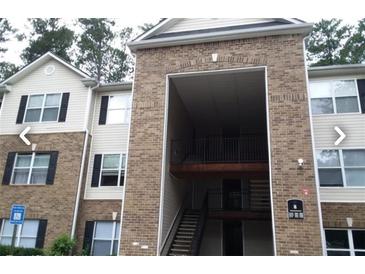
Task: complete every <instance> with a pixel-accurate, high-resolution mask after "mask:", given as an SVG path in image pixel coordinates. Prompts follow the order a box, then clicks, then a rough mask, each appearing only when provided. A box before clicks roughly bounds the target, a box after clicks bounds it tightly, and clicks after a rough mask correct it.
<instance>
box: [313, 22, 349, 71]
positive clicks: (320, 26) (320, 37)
mask: <svg viewBox="0 0 365 274" xmlns="http://www.w3.org/2000/svg"><path fill="white" fill-rule="evenodd" d="M351 29H352V27H351V26H349V25H343V24H342V20H340V19H330V20H324V19H322V20H321V21H320V22H318V23H316V24H315V25H314V27H313V30H312V33H311V34H310V38H309V39H308V41H307V59H308V61H309V62H310V63H311V65H312V66H325V65H335V64H346V63H347V62H348V58H347V56H346V52H345V51H343V46H344V44H346V41H347V39H348V38H349V37H350V35H351Z"/></svg>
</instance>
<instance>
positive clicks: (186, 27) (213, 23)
mask: <svg viewBox="0 0 365 274" xmlns="http://www.w3.org/2000/svg"><path fill="white" fill-rule="evenodd" d="M270 21H272V20H270V19H263V18H183V19H181V20H180V21H178V22H177V23H176V24H174V25H173V26H171V27H170V28H168V29H167V30H165V31H164V32H163V33H169V32H182V31H194V30H200V29H211V28H224V27H231V26H239V25H247V24H257V23H265V22H270Z"/></svg>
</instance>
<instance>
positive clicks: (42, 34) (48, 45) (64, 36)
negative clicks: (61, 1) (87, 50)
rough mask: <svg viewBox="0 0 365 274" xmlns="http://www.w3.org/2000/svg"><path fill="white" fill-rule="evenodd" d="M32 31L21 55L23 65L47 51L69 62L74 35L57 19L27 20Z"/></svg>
mask: <svg viewBox="0 0 365 274" xmlns="http://www.w3.org/2000/svg"><path fill="white" fill-rule="evenodd" d="M29 21H30V23H31V25H32V28H33V31H32V33H31V36H30V39H29V45H28V47H26V48H25V49H24V51H23V53H22V55H21V57H22V59H23V61H24V62H25V63H30V62H32V61H34V60H35V59H37V58H38V57H40V56H42V55H43V54H45V53H46V52H48V51H51V52H53V53H54V54H56V55H57V56H59V57H61V58H62V59H64V60H66V61H68V62H70V61H71V58H70V54H69V51H70V48H71V47H72V45H73V43H74V40H75V34H74V32H73V31H72V30H70V29H69V28H67V27H66V26H65V25H61V23H60V19H59V18H47V19H41V18H34V19H29Z"/></svg>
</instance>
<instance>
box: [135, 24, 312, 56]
mask: <svg viewBox="0 0 365 274" xmlns="http://www.w3.org/2000/svg"><path fill="white" fill-rule="evenodd" d="M311 27H312V24H307V23H305V22H303V21H301V20H298V19H289V18H170V19H165V20H162V21H161V22H160V23H159V24H157V25H156V26H155V27H153V28H152V29H151V30H149V31H147V32H145V33H144V34H142V35H140V36H139V37H137V39H135V40H134V41H133V42H131V43H129V47H130V48H131V50H132V51H133V50H136V49H141V48H153V47H161V46H172V45H183V44H189V43H190V44H192V43H201V42H212V41H221V40H232V39H237V38H239V37H241V36H242V38H245V37H257V36H264V35H278V34H283V33H284V34H285V33H295V32H309V31H310V29H311ZM243 34H244V35H243ZM240 35H241V36H240Z"/></svg>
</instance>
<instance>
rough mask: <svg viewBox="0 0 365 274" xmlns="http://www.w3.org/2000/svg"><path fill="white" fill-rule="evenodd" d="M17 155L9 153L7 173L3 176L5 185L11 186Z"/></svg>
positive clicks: (6, 165)
mask: <svg viewBox="0 0 365 274" xmlns="http://www.w3.org/2000/svg"><path fill="white" fill-rule="evenodd" d="M15 155H16V153H15V152H9V153H8V159H7V160H6V164H5V171H4V175H3V185H8V184H10V180H11V173H12V172H13V166H14V160H15Z"/></svg>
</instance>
